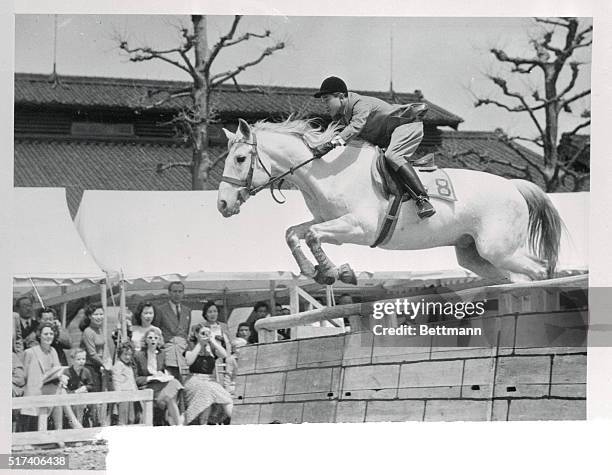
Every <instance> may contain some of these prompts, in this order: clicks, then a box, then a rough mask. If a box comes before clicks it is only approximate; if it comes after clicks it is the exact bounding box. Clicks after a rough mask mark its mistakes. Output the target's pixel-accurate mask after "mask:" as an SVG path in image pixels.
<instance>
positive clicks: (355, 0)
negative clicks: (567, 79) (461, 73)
mask: <svg viewBox="0 0 612 475" xmlns="http://www.w3.org/2000/svg"><path fill="white" fill-rule="evenodd" d="M1 8H3V9H5V8H7V7H6V6H5V5H4V3H3V4H2V7H1ZM194 10H199V11H202V12H204V13H209V14H233V13H237V12H239V13H243V14H251V15H253V14H255V15H298V14H301V15H371V16H396V15H410V16H535V15H542V16H545V15H551V14H554V15H573V16H593V17H594V46H593V65H592V77H593V95H592V101H591V103H592V107H593V110H592V117H593V126H592V127H591V130H592V142H591V144H592V145H591V157H592V159H591V170H592V176H591V191H592V194H591V196H592V202H591V226H590V236H591V238H590V239H591V241H590V249H591V256H590V257H591V258H590V262H591V267H590V279H591V285H592V286H607V285H610V284H612V273H611V272H610V269H611V268H612V252H610V251H609V250H608V248H607V246H608V244H609V239H608V237H609V236H611V235H612V233H611V232H610V231H611V228H612V227H611V223H610V216H611V215H612V213H611V212H610V206H609V205H610V199H609V194H610V191H608V190H612V186H610V185H612V178H611V177H610V172H611V171H612V170H611V168H612V165H611V164H610V161H611V160H612V153H611V151H612V150H611V146H610V142H609V140H608V137H609V135H610V133H609V131H608V127H609V124H612V120H610V119H611V117H610V116H611V111H612V66H611V64H610V58H612V54H611V53H612V7H611V5H610V4H609V2H606V1H604V0H590V1H585V0H571V1H568V0H564V1H561V0H514V1H512V2H496V3H494V2H491V1H490V0H471V1H463V2H459V1H457V0H444V1H442V0H436V1H434V0H429V1H419V2H407V1H400V0H396V1H386V2H382V1H380V0H379V1H377V2H372V1H369V0H350V1H349V0H347V1H341V0H340V1H336V2H330V1H329V0H326V1H322V0H310V1H308V2H304V1H292V2H289V1H287V0H285V1H282V0H267V1H265V2H257V3H255V2H250V1H246V0H241V1H237V0H232V1H226V2H218V1H213V0H210V1H202V0H200V1H187V0H174V1H172V2H169V1H160V0H148V1H143V0H138V1H134V0H133V1H130V2H129V3H128V2H126V1H124V0H123V1H118V0H115V1H106V2H103V1H92V0H88V1H87V2H83V1H82V0H72V1H68V0H64V1H62V0H56V1H54V2H47V1H44V0H36V1H33V0H29V1H17V2H16V5H15V11H16V12H18V13H73V14H76V13H94V12H95V13H116V14H123V13H145V12H146V13H177V14H178V13H180V14H188V13H192V12H193V11H194ZM3 12H4V10H3ZM7 13H8V14H7V15H3V16H2V29H1V33H0V34H1V35H2V39H3V40H4V41H3V44H4V45H5V48H3V53H4V58H3V61H2V62H1V63H0V64H1V66H0V69H1V70H2V80H3V82H2V84H3V86H4V87H3V91H4V94H3V96H2V97H3V101H4V103H3V106H4V108H3V110H4V111H5V114H4V115H3V120H2V125H3V127H2V134H3V140H2V144H3V145H4V150H3V154H2V160H4V162H3V166H2V167H1V169H0V170H1V172H0V180H1V181H2V196H1V197H0V198H1V200H2V201H1V202H2V207H1V208H2V214H1V215H0V222H1V223H2V225H1V226H0V230H1V231H3V232H5V231H6V229H7V226H10V222H9V218H10V214H9V213H10V212H9V210H10V209H11V202H10V196H11V193H10V188H11V186H12V170H13V166H12V157H13V152H12V147H13V142H12V130H13V129H12V110H13V97H12V94H13V93H12V91H13V86H12V82H13V80H12V65H13V50H14V34H13V18H12V15H11V14H10V13H11V12H10V11H7ZM315 40H316V39H313V42H315ZM314 48H315V47H314V46H313V49H314ZM313 53H314V52H313ZM20 218H22V217H20ZM2 235H3V234H2V233H0V238H1V237H2ZM2 257H3V260H0V268H2V269H4V272H2V274H1V276H2V280H1V282H2V285H1V289H2V290H1V292H2V297H3V302H5V307H4V308H5V311H4V312H3V313H4V315H5V318H3V322H4V325H5V327H4V330H5V331H4V332H3V334H4V335H8V334H10V319H9V318H7V317H8V315H10V313H9V310H10V308H9V305H10V301H11V292H10V275H9V274H8V273H7V272H6V270H7V269H8V266H7V265H4V264H5V263H6V262H7V260H6V258H7V257H8V256H7V248H6V246H2ZM606 314H607V309H592V316H593V317H595V318H603V319H604V320H605V319H607V315H606ZM5 341H9V339H8V338H6V337H5ZM7 354H8V353H7ZM1 361H2V363H1V364H2V365H3V368H4V370H5V375H6V376H7V377H8V375H9V368H8V364H7V363H8V358H6V359H5V358H3V359H2V360H1ZM611 362H612V348H606V349H600V350H597V349H589V357H588V376H589V387H588V415H589V419H598V418H602V417H605V418H608V419H610V418H612V403H611V401H612V377H611V375H612V371H611V367H612V364H611ZM7 380H8V379H5V381H7ZM7 394H8V391H4V397H5V400H3V401H2V403H3V404H2V406H3V407H4V408H7V410H0V421H1V424H2V426H1V428H0V430H2V431H3V432H4V433H5V434H7V432H8V430H9V426H10V421H8V420H7V419H6V415H7V414H8V413H9V411H8V407H9V405H8V403H9V402H10V401H7V400H6V395H7ZM7 423H8V424H7ZM272 427H273V428H272ZM610 428H611V426H610V424H609V423H607V424H605V425H604V424H603V423H601V422H600V423H589V424H585V423H564V424H556V423H533V424H516V423H511V424H494V423H489V424H470V423H452V424H450V423H447V424H408V423H405V424H363V425H345V424H338V425H335V426H329V425H324V426H323V425H317V426H310V425H302V426H297V427H295V426H282V427H281V426H266V427H262V426H249V427H244V426H243V427H232V428H227V429H225V430H222V431H219V432H215V436H214V440H212V439H211V433H210V432H209V431H205V430H204V429H205V428H202V430H201V431H193V430H189V429H191V428H187V429H185V431H187V432H186V435H182V436H181V437H180V438H177V437H174V435H175V432H172V431H170V432H168V431H163V430H161V431H160V430H159V429H156V431H155V436H154V437H152V439H153V440H151V441H150V442H148V443H150V444H151V445H149V447H150V449H149V451H148V452H149V455H147V450H146V445H143V444H146V443H147V442H145V441H144V439H140V440H141V442H140V443H136V442H135V440H139V439H134V438H133V437H132V438H131V440H130V442H129V448H130V451H131V453H132V455H133V456H132V457H130V459H126V458H124V455H125V452H124V451H123V450H120V449H117V450H118V452H117V453H118V454H119V452H122V454H121V457H122V460H121V464H122V466H121V467H118V466H116V465H115V466H114V467H113V468H115V470H113V473H115V472H116V473H123V472H125V471H127V470H134V471H139V470H141V469H142V468H144V466H145V465H146V466H147V467H151V468H152V467H157V468H161V467H164V468H165V467H171V468H172V469H173V471H178V470H181V469H184V464H187V465H190V466H191V468H192V469H193V468H195V467H197V466H200V467H201V468H202V470H204V471H206V470H209V471H210V470H224V471H227V470H229V471H230V473H232V472H234V471H238V470H240V471H244V472H245V473H250V472H255V473H259V472H264V471H265V472H266V473H270V472H271V473H274V472H279V473H280V472H281V471H282V473H287V472H293V471H298V472H301V471H303V469H305V468H309V469H310V470H309V471H312V469H319V470H320V473H331V472H337V473H351V472H353V471H355V472H358V473H362V472H365V471H368V472H369V471H371V472H374V473H376V472H378V473H380V472H381V471H388V470H393V469H394V468H395V469H398V470H402V471H404V470H406V471H413V470H427V471H428V472H429V473H438V472H441V467H440V466H439V464H443V465H444V468H443V469H444V470H445V471H446V470H452V472H453V473H457V472H459V473H462V472H463V471H464V470H465V472H466V473H467V472H468V470H469V473H480V472H485V471H486V472H491V471H493V472H495V473H496V474H498V473H510V472H512V473H513V474H516V473H521V472H522V473H551V472H552V471H553V470H554V471H555V472H556V473H570V472H571V473H573V474H575V473H598V472H600V471H602V472H603V469H604V467H606V465H607V467H608V468H609V466H610V465H609V462H608V464H605V462H604V459H605V458H609V457H610V455H609V454H610V452H611V451H610V450H609V447H610V444H609V434H610ZM162 432H164V433H163V434H162ZM121 439H123V440H125V439H124V438H123V437H121ZM7 442H8V441H7V440H6V439H5V440H2V442H1V443H2V444H3V445H2V446H0V450H1V451H2V452H6V451H7V448H8V445H5V444H6V443H7ZM192 442H193V443H195V445H196V447H188V445H189V444H191V443H192ZM171 454H172V457H174V459H170V458H169V457H171ZM524 455H526V456H527V457H528V458H527V460H528V465H521V461H522V460H523V456H524ZM164 456H165V457H164ZM574 456H578V457H574ZM160 458H161V459H162V460H163V462H159V459H160ZM147 460H148V461H149V463H146V462H147ZM170 460H173V462H172V464H169V463H168V462H169V461H170ZM156 461H157V462H156ZM109 462H110V460H109ZM130 462H131V463H130ZM602 463H604V464H603V465H598V464H602ZM128 464H129V465H130V467H129V468H128V467H127V466H126V465H128ZM466 464H467V465H466ZM598 466H599V467H601V469H598V468H597V467H598ZM185 468H186V467H185ZM168 469H170V468H168ZM156 472H157V470H156ZM72 473H74V472H72Z"/></svg>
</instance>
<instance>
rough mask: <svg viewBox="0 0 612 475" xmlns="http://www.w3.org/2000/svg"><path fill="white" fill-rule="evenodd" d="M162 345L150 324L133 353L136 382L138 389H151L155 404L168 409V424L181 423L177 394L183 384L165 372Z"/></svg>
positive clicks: (154, 328)
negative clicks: (136, 350)
mask: <svg viewBox="0 0 612 475" xmlns="http://www.w3.org/2000/svg"><path fill="white" fill-rule="evenodd" d="M162 345H163V343H162V337H161V334H160V333H159V332H158V331H157V329H156V327H153V325H151V328H149V329H148V330H147V331H146V332H145V334H144V341H143V342H142V343H141V347H142V349H141V350H140V351H138V352H137V353H136V354H135V355H134V363H135V366H136V384H138V388H139V389H152V390H153V400H154V401H155V405H156V406H157V407H159V408H160V409H162V410H167V411H168V417H167V420H168V423H169V424H170V425H182V424H183V421H184V419H183V416H182V415H181V413H180V412H179V408H178V403H177V396H178V393H179V391H180V390H181V389H183V385H182V384H181V383H180V382H179V381H177V380H176V379H174V377H173V376H172V375H170V374H167V373H166V372H165V369H166V361H165V357H164V352H163V351H162V349H161V347H162Z"/></svg>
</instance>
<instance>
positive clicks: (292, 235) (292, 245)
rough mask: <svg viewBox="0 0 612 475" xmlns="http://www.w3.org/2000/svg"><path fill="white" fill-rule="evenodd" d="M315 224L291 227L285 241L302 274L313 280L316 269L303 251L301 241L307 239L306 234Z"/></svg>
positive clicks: (307, 223) (309, 223) (312, 222)
mask: <svg viewBox="0 0 612 475" xmlns="http://www.w3.org/2000/svg"><path fill="white" fill-rule="evenodd" d="M314 223H315V221H308V222H306V223H302V224H297V225H295V226H291V227H290V228H289V229H287V231H285V240H286V241H287V245H288V246H289V249H291V254H293V258H294V259H295V261H296V262H297V264H298V266H299V267H300V271H301V272H302V274H304V275H305V276H307V277H310V278H313V277H314V275H315V272H316V271H315V267H314V264H313V263H312V262H310V260H309V259H308V258H307V257H306V255H305V254H304V252H303V251H302V248H301V247H300V239H305V235H306V232H307V231H308V230H309V229H310V227H311V226H312V225H313V224H314Z"/></svg>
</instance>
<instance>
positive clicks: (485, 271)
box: [455, 236, 510, 284]
mask: <svg viewBox="0 0 612 475" xmlns="http://www.w3.org/2000/svg"><path fill="white" fill-rule="evenodd" d="M455 254H456V255H457V262H458V263H459V265H460V266H461V267H465V268H466V269H468V270H471V271H472V272H475V273H476V274H478V275H479V276H481V277H484V278H485V279H489V280H491V281H493V282H495V283H496V284H506V283H508V282H510V278H509V277H508V275H506V274H505V273H503V272H502V271H501V270H500V269H498V268H497V267H495V266H494V265H493V264H491V263H490V262H489V261H488V260H486V259H485V258H483V257H482V256H481V255H480V254H479V253H478V250H477V249H476V243H475V242H474V240H473V239H472V238H471V237H467V236H466V238H465V239H464V240H462V242H461V243H458V244H456V245H455Z"/></svg>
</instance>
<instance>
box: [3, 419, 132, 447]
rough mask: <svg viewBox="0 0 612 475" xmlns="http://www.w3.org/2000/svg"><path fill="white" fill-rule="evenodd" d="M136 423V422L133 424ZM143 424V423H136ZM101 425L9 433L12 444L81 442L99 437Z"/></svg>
mask: <svg viewBox="0 0 612 475" xmlns="http://www.w3.org/2000/svg"><path fill="white" fill-rule="evenodd" d="M134 425H136V424H134ZM137 425H143V424H137ZM102 429H103V427H90V428H86V429H62V430H44V431H38V432H15V433H13V434H11V438H12V445H13V446H17V445H36V444H54V443H57V442H81V441H85V440H96V439H99V438H100V434H101V433H102Z"/></svg>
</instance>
